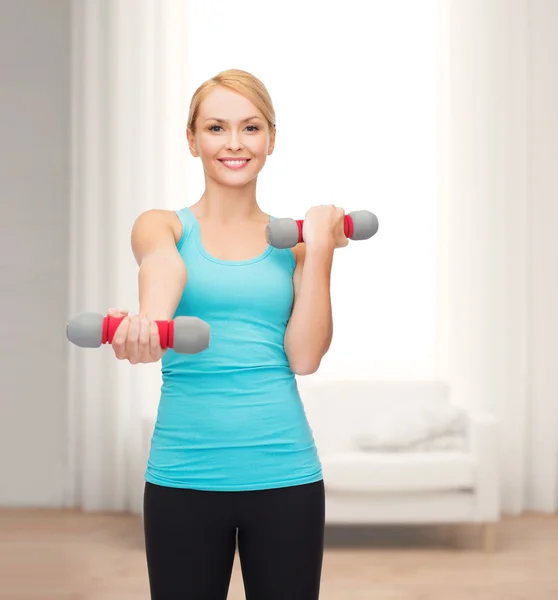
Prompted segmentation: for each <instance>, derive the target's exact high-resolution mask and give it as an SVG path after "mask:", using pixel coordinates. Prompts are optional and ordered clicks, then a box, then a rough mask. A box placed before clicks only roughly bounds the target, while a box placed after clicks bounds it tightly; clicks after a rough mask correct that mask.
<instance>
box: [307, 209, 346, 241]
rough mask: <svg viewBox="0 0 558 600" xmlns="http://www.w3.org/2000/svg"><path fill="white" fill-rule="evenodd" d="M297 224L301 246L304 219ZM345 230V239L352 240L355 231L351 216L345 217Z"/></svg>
mask: <svg viewBox="0 0 558 600" xmlns="http://www.w3.org/2000/svg"><path fill="white" fill-rule="evenodd" d="M296 224H297V226H298V243H299V244H300V243H302V242H303V241H304V238H303V237H302V225H303V224H304V219H298V220H297V221H296ZM344 229H345V237H346V238H349V239H351V238H352V237H353V233H354V230H355V227H354V224H353V218H352V217H351V215H345V222H344Z"/></svg>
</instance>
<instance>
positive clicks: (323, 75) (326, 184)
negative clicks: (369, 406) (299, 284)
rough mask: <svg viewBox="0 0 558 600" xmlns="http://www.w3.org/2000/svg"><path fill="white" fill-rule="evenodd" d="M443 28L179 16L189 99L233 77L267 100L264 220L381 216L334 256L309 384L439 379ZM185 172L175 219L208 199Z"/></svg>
mask: <svg viewBox="0 0 558 600" xmlns="http://www.w3.org/2000/svg"><path fill="white" fill-rule="evenodd" d="M217 14H218V15H219V18H215V15H217ZM246 15H250V16H249V17H247V16H246ZM439 27H440V10H439V2H438V0H421V2H416V0H396V1H391V2H362V1H361V0H348V1H346V2H343V4H342V6H340V5H338V4H337V3H313V2H309V3H301V2H298V1H296V0H288V1H286V2H283V3H282V4H281V8H280V9H278V7H277V5H276V3H269V4H266V3H261V2H256V1H248V2H244V3H243V4H242V10H241V11H239V10H238V6H237V5H236V4H235V3H222V2H219V1H218V0H204V2H192V3H189V4H188V10H187V19H186V31H185V48H184V52H185V58H186V73H187V92H188V93H187V97H188V98H190V97H191V95H192V93H193V92H194V91H195V89H196V88H197V86H198V85H200V84H201V83H202V82H203V81H205V80H206V79H208V78H209V77H211V76H213V75H215V74H217V72H219V71H221V70H223V69H227V68H240V69H244V70H247V71H249V72H252V73H253V74H254V75H256V76H257V77H259V78H261V79H262V81H263V82H264V84H265V85H266V86H267V87H268V89H269V91H270V94H271V97H272V99H273V102H274V105H275V109H276V113H277V130H278V135H277V144H276V150H275V152H274V154H273V155H272V156H271V157H270V158H269V159H268V162H267V164H266V166H265V168H264V170H263V171H262V174H261V175H260V179H259V192H258V199H259V202H260V204H261V206H262V207H263V208H264V210H267V211H269V212H271V213H272V214H273V215H274V216H276V217H293V218H303V217H304V214H305V212H306V211H307V210H308V209H309V208H310V207H311V206H313V205H316V204H329V203H333V204H336V205H338V206H342V207H344V208H345V209H346V211H347V212H349V211H351V210H356V209H368V210H371V211H372V212H374V213H376V214H377V215H378V218H379V223H380V227H379V232H378V233H377V234H376V236H375V237H374V238H373V239H371V240H369V241H366V242H360V243H354V244H350V245H349V247H348V248H346V249H344V250H342V251H339V252H337V253H336V257H335V264H334V270H333V289H332V296H333V298H332V299H333V306H334V321H335V335H334V340H333V343H332V346H331V348H330V351H329V353H328V355H327V356H326V357H325V359H324V360H323V362H322V365H321V368H320V371H319V372H318V373H317V374H316V375H314V376H312V377H313V378H314V379H316V378H324V377H326V378H331V377H334V378H344V377H380V378H382V377H396V378H400V377H402V378H413V377H419V378H423V377H426V378H428V377H432V376H433V374H434V369H435V343H436V308H437V306H436V297H437V258H436V252H437V201H438V177H439V172H438V166H439V155H438V152H439V131H438V129H439V79H440V69H439V66H440V60H439V40H440V34H439ZM225 40H227V42H226V43H225V44H226V53H225V55H224V46H223V42H224V41H225ZM232 40H234V42H233V41H232ZM187 111H188V106H185V107H184V112H183V119H184V120H186V115H187ZM184 169H185V180H186V186H185V196H184V197H180V196H179V197H178V198H176V199H172V201H171V202H172V207H173V208H176V207H179V206H181V205H183V204H188V205H189V204H193V203H194V202H196V201H197V200H198V199H199V197H200V195H201V193H202V191H203V173H202V167H201V164H200V162H199V160H196V159H193V158H192V157H190V156H187V157H186V161H185V163H184ZM177 196H178V190H177Z"/></svg>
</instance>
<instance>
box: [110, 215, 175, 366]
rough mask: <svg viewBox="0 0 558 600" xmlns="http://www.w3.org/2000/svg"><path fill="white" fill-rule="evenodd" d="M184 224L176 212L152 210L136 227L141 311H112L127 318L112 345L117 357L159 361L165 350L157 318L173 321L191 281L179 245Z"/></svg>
mask: <svg viewBox="0 0 558 600" xmlns="http://www.w3.org/2000/svg"><path fill="white" fill-rule="evenodd" d="M181 234H182V227H181V225H180V221H179V219H178V217H177V216H176V213H173V212H171V211H165V210H149V211H147V212H144V213H142V214H141V215H140V216H139V217H138V218H137V219H136V222H135V223H134V226H133V228H132V251H133V253H134V257H135V259H136V262H137V263H138V266H139V273H138V292H139V312H138V314H137V315H133V316H128V313H127V312H126V311H117V310H115V311H110V314H111V315H113V316H116V317H125V318H124V319H123V321H122V323H121V324H120V325H119V326H118V329H117V330H116V332H115V334H114V337H113V340H112V347H113V348H114V353H115V355H116V357H117V358H118V359H120V360H124V359H127V360H129V361H130V363H132V364H137V363H149V362H156V361H158V360H159V359H160V358H161V356H162V355H163V354H164V353H165V351H164V350H162V349H161V347H160V344H159V332H158V328H157V325H156V324H155V321H170V320H171V319H172V318H173V316H174V313H175V311H176V308H177V306H178V303H179V302H180V298H181V296H182V292H183V291H184V286H185V285H186V281H187V271H186V265H185V264H184V261H183V260H182V257H181V256H180V254H179V252H178V250H177V247H176V244H177V242H178V240H179V239H180V236H181Z"/></svg>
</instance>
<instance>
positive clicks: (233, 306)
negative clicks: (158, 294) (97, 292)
mask: <svg viewBox="0 0 558 600" xmlns="http://www.w3.org/2000/svg"><path fill="white" fill-rule="evenodd" d="M177 214H178V216H179V218H180V220H181V222H182V228H183V231H182V236H181V238H180V240H179V242H178V244H177V247H178V250H179V252H180V254H181V256H182V257H183V259H184V262H185V263H186V266H187V269H188V283H187V284H186V287H185V289H184V293H183V295H182V298H181V300H180V303H179V305H178V307H177V310H176V313H175V316H180V315H191V316H197V317H199V318H201V319H203V320H205V321H206V322H207V323H209V325H210V326H211V340H210V346H209V348H208V349H207V350H205V351H203V352H201V353H199V354H194V355H188V354H178V353H176V352H174V351H173V350H167V352H166V353H165V355H164V356H163V359H162V381H163V385H162V388H161V397H160V401H159V408H158V411H157V420H156V424H155V429H154V432H153V436H152V440H151V449H150V453H149V458H148V462H147V469H146V472H145V479H146V481H148V482H151V483H155V484H158V485H163V486H170V487H180V488H191V489H197V490H222V491H234V490H257V489H266V488H277V487H286V486H292V485H300V484H305V483H312V482H315V481H318V480H320V479H321V478H322V470H321V464H320V461H319V458H318V454H317V450H316V446H315V443H314V438H313V435H312V431H311V429H310V426H309V424H308V421H307V418H306V414H305V412H304V407H303V405H302V402H301V398H300V396H299V392H298V388H297V383H296V379H295V376H294V374H293V372H292V371H291V369H290V367H289V364H288V360H287V356H286V354H285V349H284V343H283V339H284V335H285V329H286V326H287V322H288V320H289V317H290V314H291V308H292V303H293V282H292V276H293V271H294V268H295V259H294V255H293V253H292V251H291V250H289V249H287V250H278V249H276V248H273V247H271V246H269V247H268V248H267V249H266V250H265V251H264V252H263V253H262V254H261V255H259V256H257V257H255V258H253V259H251V260H244V261H223V260H218V259H216V258H215V257H213V256H211V255H210V254H209V253H208V252H206V250H205V249H204V247H203V246H202V243H201V238H200V230H199V224H198V221H197V219H196V217H195V216H194V215H193V213H192V211H191V210H190V209H189V208H183V209H181V210H179V211H177Z"/></svg>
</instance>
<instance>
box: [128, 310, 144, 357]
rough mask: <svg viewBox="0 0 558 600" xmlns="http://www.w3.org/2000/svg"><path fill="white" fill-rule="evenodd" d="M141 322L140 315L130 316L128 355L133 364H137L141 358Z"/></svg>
mask: <svg viewBox="0 0 558 600" xmlns="http://www.w3.org/2000/svg"><path fill="white" fill-rule="evenodd" d="M140 332H141V322H140V317H139V315H133V316H132V317H130V328H129V329H128V336H127V337H126V356H127V358H128V360H129V361H130V363H131V364H132V365H136V364H137V363H138V362H139V358H140V348H139V340H140Z"/></svg>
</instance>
